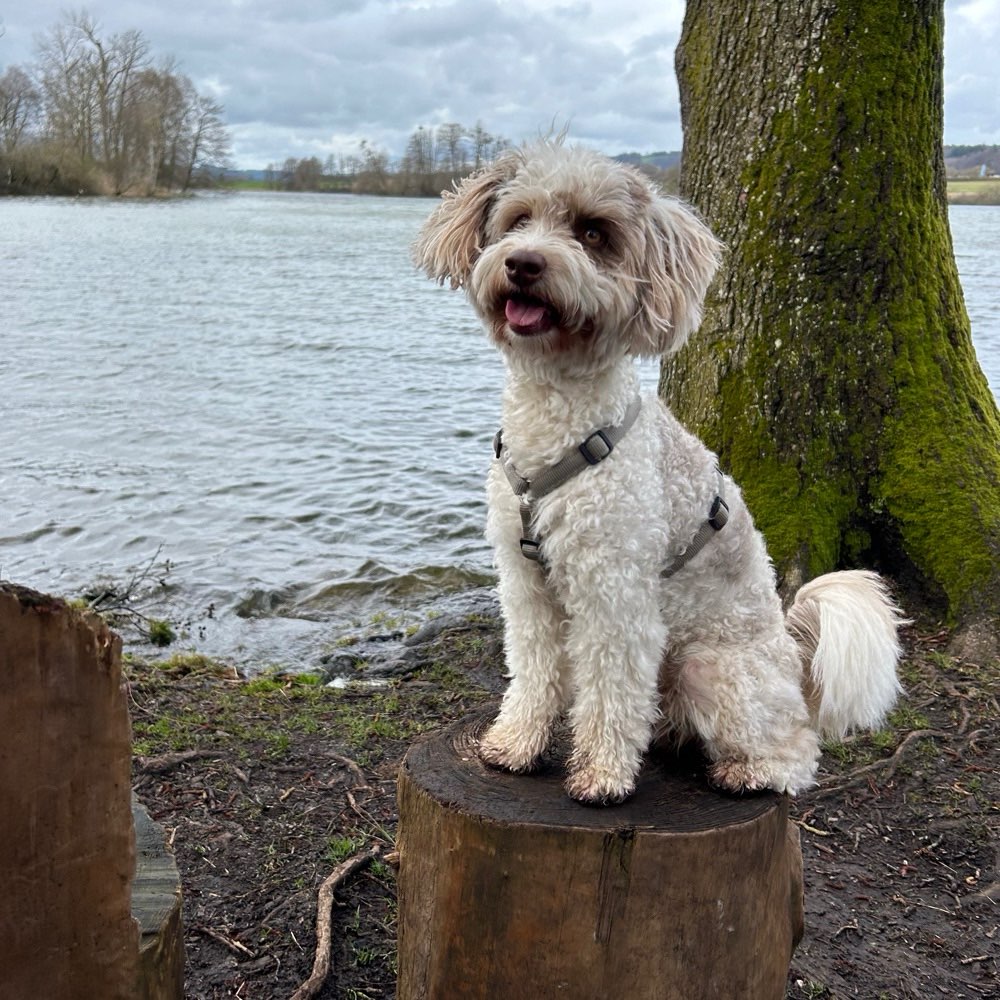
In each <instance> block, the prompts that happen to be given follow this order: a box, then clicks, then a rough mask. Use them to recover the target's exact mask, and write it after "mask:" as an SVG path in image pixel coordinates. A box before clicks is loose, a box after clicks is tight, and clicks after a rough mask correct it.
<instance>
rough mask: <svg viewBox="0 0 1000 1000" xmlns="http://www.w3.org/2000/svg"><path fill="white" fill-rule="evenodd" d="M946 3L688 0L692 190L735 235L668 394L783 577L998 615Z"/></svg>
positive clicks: (685, 113)
mask: <svg viewBox="0 0 1000 1000" xmlns="http://www.w3.org/2000/svg"><path fill="white" fill-rule="evenodd" d="M942 34H943V10H942V2H941V0H886V2H881V3H872V2H871V0H837V2H833V0H793V2H784V3H778V2H777V0H761V2H759V3H755V4H749V5H747V4H726V3H712V2H709V0H688V4H687V11H686V16H685V20H684V28H683V32H682V36H681V41H680V45H679V46H678V50H677V73H678V79H679V83H680V93H681V112H682V119H683V125H684V157H683V167H682V181H681V186H682V193H683V195H684V196H685V197H686V198H687V199H688V200H690V201H692V202H693V203H694V204H695V205H696V206H697V207H698V208H699V209H700V210H701V212H702V213H703V214H704V216H705V218H706V220H707V221H708V223H709V224H710V225H711V226H712V227H713V229H714V230H715V232H716V233H717V234H718V235H719V236H720V238H721V239H722V240H723V241H724V242H725V243H726V244H727V246H728V254H727V256H726V261H725V263H724V265H723V269H722V272H721V273H720V276H719V277H718V279H717V280H716V283H715V285H714V289H713V293H712V295H711V298H710V301H709V303H708V306H707V309H706V316H705V321H704V323H703V324H702V328H701V332H700V333H699V334H698V335H697V336H696V337H695V338H694V340H693V341H692V343H691V344H689V345H688V347H686V348H685V349H684V351H682V352H681V354H680V355H678V356H677V357H676V358H675V359H673V360H671V361H669V362H668V363H666V364H665V365H664V369H663V373H662V377H661V393H662V394H663V395H664V397H665V398H666V399H667V401H668V403H669V405H670V406H671V407H672V408H673V409H674V411H675V412H676V413H677V415H678V416H679V417H680V419H681V420H683V421H684V422H685V423H686V424H687V425H688V426H689V427H690V428H691V429H692V430H693V431H695V432H696V433H698V434H699V435H700V436H701V437H702V438H704V440H705V441H706V442H707V443H708V444H709V446H710V447H712V448H713V449H715V450H716V451H718V452H719V454H720V456H721V460H722V462H723V464H724V465H725V467H726V468H727V469H729V470H730V471H732V473H733V474H734V476H735V477H736V479H737V480H738V481H740V482H741V484H742V486H743V491H744V493H745V495H746V498H747V501H748V503H749V505H750V508H751V510H752V511H753V514H754V517H755V519H756V521H757V525H758V527H760V529H761V530H762V531H763V533H764V535H765V537H766V539H767V543H768V548H769V550H770V552H771V555H772V557H773V559H774V560H775V563H776V565H777V567H778V571H779V575H780V576H781V577H782V582H783V586H784V587H785V589H786V590H792V589H794V588H795V587H796V586H797V585H798V584H799V583H801V582H802V581H804V580H806V579H809V578H812V577H814V576H817V575H818V574H820V573H823V572H825V571H827V570H831V569H835V568H838V567H846V566H856V565H875V566H877V567H880V568H882V569H884V570H885V571H887V572H888V573H889V574H890V575H893V576H895V577H896V578H897V580H899V581H900V582H901V583H903V584H904V585H906V586H907V587H908V589H909V588H913V587H915V588H916V589H918V590H919V592H920V593H921V595H922V596H924V597H929V598H931V599H932V601H933V602H934V603H936V604H937V605H938V606H939V607H940V608H941V609H942V610H946V612H947V614H948V616H949V618H950V620H951V621H952V622H953V623H955V622H959V623H965V624H970V623H975V622H983V621H987V622H988V621H995V620H996V616H997V609H998V607H1000V416H998V413H997V407H996V403H995V401H994V399H993V397H992V395H991V393H990V390H989V387H988V385H987V382H986V379H985V377H984V376H983V374H982V372H981V370H980V368H979V365H978V363H977V361H976V356H975V352H974V350H973V347H972V341H971V337H970V334H969V322H968V317H967V315H966V312H965V307H964V303H963V300H962V293H961V288H960V285H959V279H958V272H957V269H956V267H955V262H954V257H953V252H952V244H951V235H950V231H949V228H948V216H947V204H946V199H945V178H944V161H943V154H942V145H941V143H942V128H943V124H942V123H943V110H942V90H943V85H942V61H943V56H942V44H943V42H942Z"/></svg>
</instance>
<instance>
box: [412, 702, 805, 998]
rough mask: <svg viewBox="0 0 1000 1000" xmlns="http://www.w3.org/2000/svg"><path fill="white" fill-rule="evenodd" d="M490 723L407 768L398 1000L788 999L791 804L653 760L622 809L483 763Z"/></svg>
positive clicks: (551, 777) (684, 761)
mask: <svg viewBox="0 0 1000 1000" xmlns="http://www.w3.org/2000/svg"><path fill="white" fill-rule="evenodd" d="M488 722H489V720H488V719H485V718H483V719H479V720H473V721H472V722H469V721H466V722H465V723H459V724H458V725H456V726H453V727H451V729H449V730H446V731H444V732H443V733H438V734H435V735H434V736H433V737H431V738H430V739H426V740H424V741H422V742H420V743H418V744H416V745H415V746H414V747H413V748H412V749H411V750H410V752H409V753H408V754H407V757H406V759H405V761H404V762H403V766H402V769H401V771H400V778H399V816H400V825H399V844H400V869H399V983H398V997H399V1000H445V998H447V1000H502V998H509V1000H514V998H520V997H531V998H532V1000H547V998H550V997H551V998H556V997H572V998H573V1000H607V998H609V997H629V998H631V1000H654V998H655V1000H708V998H716V997H739V998H740V1000H781V998H782V997H784V995H785V982H786V977H787V973H788V964H789V960H790V958H791V954H792V950H793V948H794V947H795V944H796V943H797V942H798V940H799V938H800V937H801V934H802V858H801V854H800V852H799V847H798V835H797V834H798V831H797V830H796V828H795V827H794V826H793V825H792V824H790V823H789V820H788V803H787V799H785V798H783V797H781V796H778V795H775V794H773V793H765V794H763V795H759V796H748V797H745V798H733V797H729V796H726V795H722V794H719V793H716V792H713V791H712V790H710V789H709V788H708V787H707V785H706V782H705V777H704V771H703V765H702V762H701V761H700V760H696V761H692V760H691V759H690V758H688V757H680V756H678V755H676V754H674V755H670V756H669V757H664V758H660V759H654V760H653V761H652V762H651V763H648V764H647V765H646V767H645V769H644V771H643V773H642V775H641V776H640V779H639V783H638V787H637V790H636V794H635V795H634V797H633V798H631V799H630V800H629V801H628V802H626V803H625V804H624V805H621V806H616V807H610V808H606V809H594V808H588V807H586V806H581V805H579V804H578V803H576V802H573V801H572V800H570V799H569V798H567V796H566V795H565V794H564V792H563V789H562V782H563V779H564V777H565V774H564V760H565V755H567V754H568V752H569V747H568V740H567V741H565V742H558V743H557V745H556V747H555V748H554V754H553V756H551V757H550V758H548V759H547V760H546V763H545V765H544V766H543V768H542V770H541V771H540V772H539V773H536V774H533V775H531V776H523V775H511V774H506V773H501V772H499V771H494V770H490V769H488V768H486V767H484V766H483V765H482V764H481V763H480V762H479V759H478V758H477V756H476V754H475V744H476V740H477V738H478V736H479V735H480V734H481V732H482V730H483V729H485V727H486V725H487V724H488Z"/></svg>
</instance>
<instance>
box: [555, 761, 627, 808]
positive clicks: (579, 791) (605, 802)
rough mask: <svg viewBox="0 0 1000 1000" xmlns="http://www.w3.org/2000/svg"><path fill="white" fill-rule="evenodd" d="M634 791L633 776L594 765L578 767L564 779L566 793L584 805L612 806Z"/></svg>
mask: <svg viewBox="0 0 1000 1000" xmlns="http://www.w3.org/2000/svg"><path fill="white" fill-rule="evenodd" d="M634 791H635V778H634V777H633V776H631V775H621V774H617V773H612V772H610V771H605V770H601V769H599V768H596V767H580V768H577V769H575V770H573V771H572V772H571V773H570V776H569V777H568V778H567V779H566V794H567V795H568V796H569V797H570V798H571V799H576V801H577V802H580V803H582V804H583V805H586V806H613V805H618V803H619V802H624V801H625V799H627V798H628V797H629V796H630V795H631V794H632V792H634Z"/></svg>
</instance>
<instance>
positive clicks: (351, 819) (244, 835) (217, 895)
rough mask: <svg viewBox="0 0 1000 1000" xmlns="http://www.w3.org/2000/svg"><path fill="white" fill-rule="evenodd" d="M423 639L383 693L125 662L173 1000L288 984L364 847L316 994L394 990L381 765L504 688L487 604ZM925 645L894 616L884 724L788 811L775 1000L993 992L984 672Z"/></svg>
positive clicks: (931, 632)
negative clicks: (786, 960) (331, 881)
mask: <svg viewBox="0 0 1000 1000" xmlns="http://www.w3.org/2000/svg"><path fill="white" fill-rule="evenodd" d="M435 631H436V632H437V634H436V635H432V636H431V637H430V638H428V640H427V641H426V642H422V643H421V642H418V643H415V644H413V645H411V646H410V647H409V649H410V652H409V653H408V654H407V660H406V663H405V664H397V669H396V670H395V671H394V674H395V676H393V679H392V680H391V681H390V683H389V684H388V686H386V687H382V688H370V687H367V688H365V687H356V688H355V687H348V688H346V689H340V690H335V689H331V688H328V687H325V686H323V685H321V684H317V683H312V682H310V681H311V680H312V679H311V678H302V677H296V676H281V675H277V676H275V675H270V676H265V677H262V678H257V679H253V680H245V679H241V678H239V677H237V676H236V675H235V673H234V671H232V670H231V669H227V668H226V667H225V666H224V665H220V664H218V663H212V662H209V661H207V660H205V659H204V658H202V657H199V656H197V655H194V654H174V655H173V656H172V657H169V658H167V659H163V660H159V661H149V660H144V659H136V658H131V659H130V661H129V662H128V664H127V670H128V673H129V683H130V688H131V703H132V714H133V729H134V740H135V751H136V755H135V767H134V786H135V789H136V791H137V793H138V794H139V796H140V798H141V799H142V800H143V801H144V802H145V803H146V804H147V806H148V807H149V809H150V812H151V814H152V815H153V817H154V819H156V820H157V821H158V822H159V823H160V824H162V826H163V827H164V829H165V831H166V835H167V837H168V838H169V842H170V843H171V844H172V846H173V849H174V851H175V853H176V857H177V862H178V865H179V867H180V870H181V875H182V880H183V886H184V922H185V940H186V948H187V974H186V995H187V997H189V998H197V1000H209V998H221V997H239V998H242V1000H272V998H286V997H291V996H292V994H293V993H294V992H295V990H296V989H297V988H298V987H299V985H300V984H301V983H303V982H304V981H305V980H306V979H307V978H308V977H309V975H310V971H311V969H312V966H313V961H314V953H315V946H316V931H315V924H316V900H317V891H318V889H319V887H320V885H321V883H322V882H323V881H324V880H325V879H326V878H327V877H328V876H329V875H330V873H331V872H332V871H333V870H334V869H335V868H336V867H337V866H338V865H339V864H341V863H342V862H344V861H345V860H347V859H349V858H351V857H355V856H357V855H359V854H362V853H363V852H365V851H367V850H369V849H370V848H371V847H373V846H376V845H377V846H378V847H379V849H380V853H379V854H378V855H377V856H376V857H374V858H372V859H371V860H368V861H366V862H365V863H364V864H363V865H361V866H360V867H359V868H358V869H357V870H356V871H354V872H353V873H352V874H351V875H350V876H348V877H347V878H346V879H345V880H344V882H343V883H342V884H341V885H340V886H339V888H338V889H337V891H336V897H335V898H336V903H335V906H334V914H333V925H332V932H333V945H332V949H331V956H330V957H331V971H330V973H329V976H328V978H327V980H326V983H325V985H324V986H323V988H322V989H321V990H320V992H319V993H317V994H316V995H317V996H319V997H322V998H328V1000H334V998H336V1000H366V998H367V1000H383V998H391V997H393V996H395V940H396V900H395V869H394V861H395V857H394V854H393V851H394V843H393V838H394V832H395V827H396V819H397V814H396V802H395V776H396V771H397V768H398V765H399V762H400V760H401V758H402V756H403V754H404V753H405V751H406V749H407V747H408V745H409V744H410V743H411V742H412V740H413V739H414V738H415V737H416V736H417V735H418V734H420V733H422V732H425V731H427V730H429V729H432V728H436V727H438V726H441V725H443V724H445V723H446V722H448V721H451V720H454V719H458V718H461V717H463V716H465V715H468V714H469V713H471V712H475V711H482V710H486V709H488V708H489V707H490V705H491V704H492V703H494V702H495V700H496V698H497V695H498V693H499V691H500V690H501V689H502V686H503V681H502V679H501V676H500V673H501V667H500V664H501V660H502V649H501V641H500V638H499V630H498V626H497V622H496V620H495V618H493V617H492V616H490V615H472V616H468V617H466V618H463V619H462V620H461V621H455V622H449V623H448V625H447V627H445V628H443V629H440V630H437V629H432V630H430V632H435ZM418 638H419V637H418ZM946 640H947V634H946V633H944V632H942V631H938V630H937V629H936V628H934V627H932V626H922V627H919V626H918V627H911V628H909V629H907V630H906V632H905V641H906V646H907V656H906V661H905V663H904V666H903V670H902V674H903V678H904V682H905V684H906V688H907V696H906V698H905V700H904V701H903V702H902V704H901V705H900V707H899V708H898V710H897V711H896V712H895V713H894V714H893V716H892V718H891V727H890V728H888V729H886V730H885V731H883V732H881V733H878V734H875V735H866V736H862V737H855V738H853V739H851V740H850V741H848V742H846V743H842V744H837V745H835V746H831V747H829V748H828V749H827V751H826V752H825V753H824V756H823V761H822V769H821V780H820V785H819V787H818V788H816V789H814V790H812V791H811V792H809V793H808V794H804V795H802V796H800V797H799V799H798V800H797V801H795V802H794V804H793V817H794V821H795V822H796V823H797V824H798V826H799V828H800V830H801V836H802V847H803V857H804V869H805V893H806V935H805V938H804V939H803V941H802V943H801V944H800V945H799V948H798V950H797V951H796V954H795V956H794V959H793V962H792V968H791V971H790V973H789V977H788V991H787V997H788V998H795V1000H801V998H812V1000H821V998H823V1000H825V998H841V997H862V998H873V1000H874V998H913V1000H928V998H933V997H938V996H940V997H951V998H977V1000H978V998H984V997H987V998H1000V978H998V977H1000V968H998V966H1000V873H998V869H1000V707H998V703H997V697H998V692H1000V664H997V663H993V664H977V663H970V662H962V661H960V660H957V659H955V658H953V657H950V656H948V655H946V654H945V652H944V649H945V648H946ZM354 648H356V649H357V650H358V658H357V659H358V662H357V663H354V664H353V666H354V667H355V669H356V670H357V673H358V676H359V677H363V676H365V674H364V670H365V662H364V659H365V658H364V655H363V651H364V649H365V646H364V644H363V643H361V644H358V645H357V647H353V646H352V644H351V642H350V638H348V639H346V640H344V642H343V643H342V646H341V654H340V656H339V657H338V659H339V661H340V662H341V665H343V663H344V662H351V656H352V649H354ZM400 675H401V676H400ZM442 1000H446V998H442ZM509 1000H521V998H509ZM524 1000H533V998H531V997H530V996H529V995H527V994H526V996H525V998H524ZM609 1000H615V998H609ZM722 1000H727V998H722ZM732 1000H739V998H732Z"/></svg>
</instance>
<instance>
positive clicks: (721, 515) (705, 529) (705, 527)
mask: <svg viewBox="0 0 1000 1000" xmlns="http://www.w3.org/2000/svg"><path fill="white" fill-rule="evenodd" d="M715 472H716V475H717V476H718V477H719V492H718V493H716V495H715V499H714V500H713V501H712V506H711V507H710V508H709V511H708V520H706V521H704V522H703V523H702V525H701V527H700V528H699V529H698V530H697V532H695V536H694V538H692V539H691V544H690V545H689V546H688V547H687V548H686V549H685V550H684V551H683V552H682V553H681V554H680V555H679V556H678V557H677V558H676V559H675V560H674V561H673V562H672V563H671V564H670V565H669V566H668V567H667V568H666V569H665V570H663V572H662V573H660V578H661V579H663V580H666V579H667V578H668V577H671V576H673V575H674V573H676V572H677V571H678V570H679V569H681V567H683V566H686V565H687V564H688V563H689V562H690V561H691V560H692V559H694V557H695V556H696V555H697V554H698V553H699V552H701V550H702V549H703V548H704V547H705V546H706V545H707V544H708V541H709V539H710V538H713V537H714V535H715V533H716V532H717V531H722V529H723V528H724V527H725V526H726V523H727V522H728V521H729V504H727V503H726V500H725V497H724V495H723V493H724V487H725V482H724V480H723V478H722V471H721V470H720V469H716V470H715Z"/></svg>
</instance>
